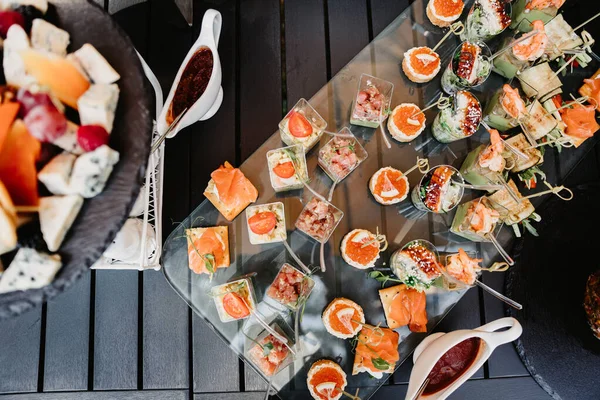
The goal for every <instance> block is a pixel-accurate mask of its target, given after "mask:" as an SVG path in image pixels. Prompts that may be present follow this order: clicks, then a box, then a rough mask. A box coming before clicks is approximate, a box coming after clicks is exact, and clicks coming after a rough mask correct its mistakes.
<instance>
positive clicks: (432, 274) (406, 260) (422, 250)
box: [390, 239, 442, 292]
mask: <svg viewBox="0 0 600 400" xmlns="http://www.w3.org/2000/svg"><path fill="white" fill-rule="evenodd" d="M439 262H440V256H439V254H438V251H437V249H436V248H435V246H434V245H433V244H432V243H431V242H428V241H427V240H423V239H418V240H413V241H411V242H408V243H407V244H405V245H404V246H403V247H402V248H401V249H400V250H397V251H396V252H395V253H394V254H392V258H391V260H390V267H391V269H392V272H393V273H394V274H395V275H396V276H397V277H398V279H400V280H401V281H402V282H404V284H405V285H406V286H409V287H411V288H413V289H416V290H418V291H419V292H422V291H424V290H427V289H429V288H430V287H431V285H433V283H434V281H435V280H436V279H437V278H439V277H440V276H441V274H442V272H441V268H440V264H439Z"/></svg>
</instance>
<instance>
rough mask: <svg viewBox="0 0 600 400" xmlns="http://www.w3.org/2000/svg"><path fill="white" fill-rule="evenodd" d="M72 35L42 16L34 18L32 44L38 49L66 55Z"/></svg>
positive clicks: (62, 55)
mask: <svg viewBox="0 0 600 400" xmlns="http://www.w3.org/2000/svg"><path fill="white" fill-rule="evenodd" d="M69 42H70V36H69V33H68V32H67V31H64V30H62V29H60V28H57V27H56V26H54V25H52V24H51V23H50V22H47V21H45V20H43V19H41V18H36V19H34V20H33V24H32V25H31V46H32V47H33V48H34V49H37V50H45V51H47V52H50V53H53V54H56V55H59V56H61V57H66V55H67V47H68V46H69Z"/></svg>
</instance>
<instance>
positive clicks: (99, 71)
mask: <svg viewBox="0 0 600 400" xmlns="http://www.w3.org/2000/svg"><path fill="white" fill-rule="evenodd" d="M73 55H74V56H75V58H76V59H77V61H79V64H80V65H81V66H82V67H83V70H84V71H85V72H86V74H87V75H88V76H89V77H90V79H91V80H92V82H94V83H102V84H106V85H108V84H111V83H115V82H116V81H118V80H119V79H121V76H120V75H119V74H118V73H117V71H115V70H114V68H113V67H112V66H111V65H110V64H109V63H108V61H106V59H105V58H104V57H103V56H102V54H100V52H99V51H98V50H96V48H95V47H94V46H92V45H91V44H89V43H86V44H84V45H83V46H81V48H80V49H79V50H77V51H76V52H75V53H73Z"/></svg>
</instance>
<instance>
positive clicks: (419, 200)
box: [410, 165, 465, 214]
mask: <svg viewBox="0 0 600 400" xmlns="http://www.w3.org/2000/svg"><path fill="white" fill-rule="evenodd" d="M455 182H458V183H459V184H464V182H465V181H464V179H463V177H462V175H461V174H460V172H459V171H458V170H457V169H456V168H454V167H453V166H451V165H438V166H436V167H433V168H431V169H430V170H429V171H428V172H427V173H426V174H425V175H423V177H422V178H421V180H420V181H419V183H418V184H417V185H416V186H415V187H414V188H413V190H412V192H411V196H410V198H411V200H412V202H413V204H414V205H415V207H416V208H418V209H419V210H421V211H427V212H432V213H436V214H441V213H446V212H448V211H451V210H452V209H454V207H456V206H457V205H458V203H460V200H461V199H462V196H463V194H464V187H463V186H461V185H457V184H456V183H455Z"/></svg>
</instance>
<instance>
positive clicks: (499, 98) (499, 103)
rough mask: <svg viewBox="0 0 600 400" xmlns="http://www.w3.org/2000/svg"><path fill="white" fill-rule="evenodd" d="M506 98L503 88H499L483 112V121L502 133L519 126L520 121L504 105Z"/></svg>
mask: <svg viewBox="0 0 600 400" xmlns="http://www.w3.org/2000/svg"><path fill="white" fill-rule="evenodd" d="M505 96H507V94H506V93H505V91H504V90H503V88H499V89H498V90H497V91H496V93H495V94H494V95H493V96H492V98H491V99H490V100H489V101H488V103H487V105H486V107H485V109H484V111H483V120H484V121H485V123H486V124H488V125H489V126H491V127H492V128H494V129H498V130H499V131H500V132H506V131H507V130H509V129H512V128H515V127H517V126H519V120H518V119H517V118H514V117H513V116H512V115H510V114H509V113H508V112H507V111H506V109H505V107H504V105H503V100H504V99H505Z"/></svg>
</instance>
